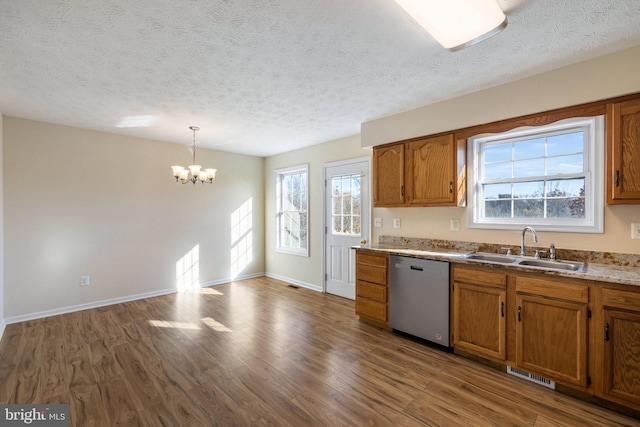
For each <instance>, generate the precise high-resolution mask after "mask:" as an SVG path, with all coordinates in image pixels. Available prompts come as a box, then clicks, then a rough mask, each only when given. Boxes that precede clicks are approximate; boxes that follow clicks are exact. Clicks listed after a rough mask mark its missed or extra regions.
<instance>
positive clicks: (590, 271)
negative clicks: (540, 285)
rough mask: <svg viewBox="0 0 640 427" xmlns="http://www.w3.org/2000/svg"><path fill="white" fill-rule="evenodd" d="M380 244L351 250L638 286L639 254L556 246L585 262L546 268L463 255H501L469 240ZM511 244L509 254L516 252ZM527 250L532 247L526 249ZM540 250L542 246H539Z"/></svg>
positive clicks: (563, 256) (567, 257) (564, 257)
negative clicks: (579, 266) (576, 268)
mask: <svg viewBox="0 0 640 427" xmlns="http://www.w3.org/2000/svg"><path fill="white" fill-rule="evenodd" d="M380 240H381V243H378V244H367V245H359V246H354V248H355V249H362V250H370V251H376V252H386V253H389V254H391V255H402V256H411V257H416V258H426V259H432V260H436V261H448V262H453V263H458V264H470V265H484V266H489V267H495V268H501V269H509V270H514V271H522V272H529V273H534V272H535V273H540V274H544V275H550V276H562V277H571V278H575V279H583V280H595V281H599V282H608V283H616V284H623V285H632V286H640V255H635V254H612V253H600V252H587V251H573V250H562V249H557V250H556V253H557V254H558V259H562V260H571V261H579V262H584V263H585V268H584V269H583V271H569V270H546V269H540V268H531V267H524V266H519V265H509V264H497V263H489V262H482V261H478V260H471V259H467V258H465V256H466V255H468V254H470V253H474V252H480V253H490V254H498V253H502V254H504V251H501V248H502V247H503V246H504V245H485V244H479V243H470V242H455V241H442V240H430V239H407V238H398V237H385V236H381V237H380ZM516 249H517V250H519V247H518V248H515V247H512V251H513V253H517V252H516ZM527 249H528V250H527V253H529V252H530V251H531V252H533V250H534V249H539V248H527ZM540 249H544V248H540Z"/></svg>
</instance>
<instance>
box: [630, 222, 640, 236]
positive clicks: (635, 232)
mask: <svg viewBox="0 0 640 427" xmlns="http://www.w3.org/2000/svg"><path fill="white" fill-rule="evenodd" d="M631 238H632V239H634V240H640V222H634V223H631Z"/></svg>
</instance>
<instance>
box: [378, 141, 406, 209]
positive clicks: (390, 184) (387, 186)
mask: <svg viewBox="0 0 640 427" xmlns="http://www.w3.org/2000/svg"><path fill="white" fill-rule="evenodd" d="M401 205H404V144H395V145H391V146H386V147H380V148H377V147H374V149H373V206H375V207H379V206H401Z"/></svg>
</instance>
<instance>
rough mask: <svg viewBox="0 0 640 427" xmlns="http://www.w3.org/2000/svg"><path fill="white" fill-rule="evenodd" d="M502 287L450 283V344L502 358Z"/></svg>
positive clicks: (503, 316)
mask: <svg viewBox="0 0 640 427" xmlns="http://www.w3.org/2000/svg"><path fill="white" fill-rule="evenodd" d="M506 298H507V291H506V289H499V288H495V287H489V286H481V285H472V284H468V283H461V282H454V285H453V346H454V347H455V348H456V349H457V350H458V349H461V350H466V351H469V352H471V353H474V354H478V355H481V356H489V357H493V358H496V359H499V360H506V357H507V354H506V343H505V342H506V329H505V328H506V307H505V304H506Z"/></svg>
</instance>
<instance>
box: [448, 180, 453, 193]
mask: <svg viewBox="0 0 640 427" xmlns="http://www.w3.org/2000/svg"><path fill="white" fill-rule="evenodd" d="M449 193H453V181H449Z"/></svg>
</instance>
